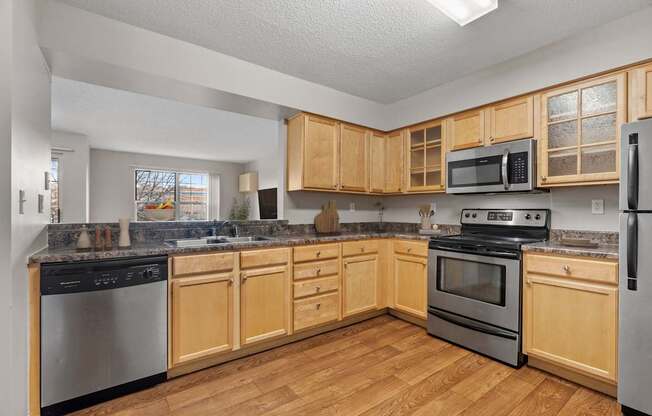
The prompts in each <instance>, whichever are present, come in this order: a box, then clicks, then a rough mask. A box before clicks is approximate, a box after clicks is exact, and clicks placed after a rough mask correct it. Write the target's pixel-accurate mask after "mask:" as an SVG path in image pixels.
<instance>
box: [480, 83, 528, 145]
mask: <svg viewBox="0 0 652 416" xmlns="http://www.w3.org/2000/svg"><path fill="white" fill-rule="evenodd" d="M486 112H487V117H488V118H489V138H488V139H489V140H488V144H496V143H502V142H508V141H511V140H519V139H526V138H529V137H533V136H534V97H533V96H531V95H530V96H527V97H521V98H516V99H513V100H509V101H505V102H503V103H500V104H496V105H493V106H491V107H489V108H487V110H486ZM485 124H486V123H485Z"/></svg>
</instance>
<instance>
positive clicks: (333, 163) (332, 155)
mask: <svg viewBox="0 0 652 416" xmlns="http://www.w3.org/2000/svg"><path fill="white" fill-rule="evenodd" d="M339 137H340V123H338V122H337V121H335V120H330V119H327V118H322V117H317V116H314V115H311V114H303V113H301V114H299V115H297V116H295V117H293V118H291V119H290V120H289V121H288V148H287V181H288V190H289V191H296V190H301V189H315V190H331V191H333V190H337V189H338V182H339V158H338V155H339V142H340V140H339Z"/></svg>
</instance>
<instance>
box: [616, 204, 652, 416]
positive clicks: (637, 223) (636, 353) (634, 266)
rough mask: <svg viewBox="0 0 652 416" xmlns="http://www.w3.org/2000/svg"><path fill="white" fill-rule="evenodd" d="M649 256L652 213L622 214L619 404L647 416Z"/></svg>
mask: <svg viewBox="0 0 652 416" xmlns="http://www.w3.org/2000/svg"><path fill="white" fill-rule="evenodd" d="M650 253H652V213H646V214H645V213H644V214H641V213H622V214H620V262H619V264H620V271H619V275H620V290H619V294H620V299H619V320H620V324H619V328H620V329H619V332H620V334H619V364H618V368H619V370H618V401H619V402H620V403H622V404H623V405H625V406H628V407H630V408H633V409H636V410H639V411H641V412H645V413H647V414H652V395H650V386H652V325H650V321H651V320H652V257H651V256H650ZM633 282H634V283H633Z"/></svg>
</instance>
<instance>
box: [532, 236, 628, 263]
mask: <svg viewBox="0 0 652 416" xmlns="http://www.w3.org/2000/svg"><path fill="white" fill-rule="evenodd" d="M522 250H523V251H526V252H538V253H548V254H559V255H565V256H580V257H591V258H596V259H611V260H618V244H605V243H600V244H599V245H598V247H595V248H585V247H575V246H569V245H565V244H562V243H561V242H559V241H555V240H550V241H544V242H541V243H533V244H526V245H524V246H523V247H522Z"/></svg>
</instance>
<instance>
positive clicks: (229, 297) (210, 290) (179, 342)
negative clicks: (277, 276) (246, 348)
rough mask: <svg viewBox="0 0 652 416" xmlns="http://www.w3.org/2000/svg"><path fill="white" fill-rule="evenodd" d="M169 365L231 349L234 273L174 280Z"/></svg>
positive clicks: (172, 282) (172, 286)
mask: <svg viewBox="0 0 652 416" xmlns="http://www.w3.org/2000/svg"><path fill="white" fill-rule="evenodd" d="M170 285H171V292H170V293H171V311H170V317H171V320H172V322H171V331H170V338H171V344H172V345H171V364H172V366H176V365H179V364H183V363H186V362H188V361H193V360H196V359H199V358H204V357H207V356H210V355H213V354H217V353H220V352H225V351H231V350H232V349H233V273H232V272H229V273H217V274H207V275H202V276H196V277H186V278H178V279H173V280H172V281H171V283H170Z"/></svg>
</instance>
